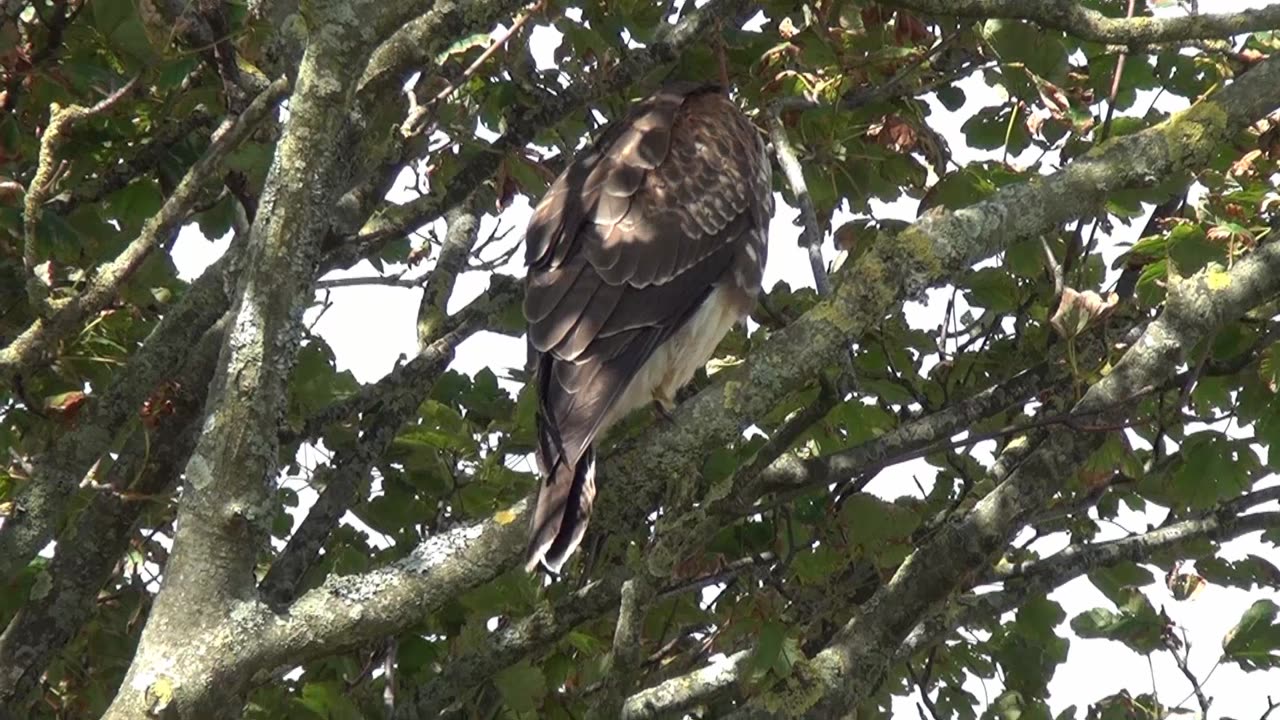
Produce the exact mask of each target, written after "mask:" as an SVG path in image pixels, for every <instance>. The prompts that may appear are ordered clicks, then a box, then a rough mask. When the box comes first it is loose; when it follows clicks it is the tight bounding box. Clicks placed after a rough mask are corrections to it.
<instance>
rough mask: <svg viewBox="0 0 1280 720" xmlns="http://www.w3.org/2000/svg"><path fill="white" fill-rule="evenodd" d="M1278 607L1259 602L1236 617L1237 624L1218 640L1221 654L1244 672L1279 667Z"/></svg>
mask: <svg viewBox="0 0 1280 720" xmlns="http://www.w3.org/2000/svg"><path fill="white" fill-rule="evenodd" d="M1278 609H1280V608H1277V607H1276V604H1275V603H1274V602H1272V601H1270V600H1265V599H1264V600H1259V601H1257V602H1255V603H1254V604H1253V605H1251V606H1249V609H1248V610H1245V611H1244V614H1243V615H1241V616H1240V622H1238V623H1236V626H1235V627H1233V628H1231V629H1230V630H1229V631H1227V634H1226V635H1225V636H1224V637H1223V638H1222V653H1223V655H1224V656H1225V657H1226V658H1227V659H1229V660H1232V661H1234V662H1235V663H1237V664H1238V665H1240V667H1241V668H1242V669H1244V670H1246V671H1253V670H1266V669H1269V668H1276V667H1280V624H1277V623H1276V613H1277V610H1278Z"/></svg>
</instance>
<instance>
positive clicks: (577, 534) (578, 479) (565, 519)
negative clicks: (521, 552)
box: [525, 447, 596, 575]
mask: <svg viewBox="0 0 1280 720" xmlns="http://www.w3.org/2000/svg"><path fill="white" fill-rule="evenodd" d="M595 498H596V453H595V449H594V448H592V447H588V448H587V449H586V450H585V451H584V452H583V453H582V456H581V457H579V458H578V462H577V463H575V464H574V465H572V466H570V465H566V464H564V463H563V462H558V463H556V465H555V467H554V468H553V469H552V470H551V471H550V472H549V473H547V477H546V480H544V481H543V483H542V485H541V487H540V488H539V490H538V504H537V506H536V507H535V508H534V511H533V526H532V527H531V528H530V532H529V546H528V548H527V549H526V550H525V570H526V571H528V572H533V570H534V568H536V567H537V566H538V565H539V563H541V565H542V566H543V567H544V568H546V570H547V571H548V572H551V573H553V574H556V575H559V574H560V568H561V567H563V566H564V563H565V561H566V560H568V559H569V556H570V555H572V554H573V551H574V550H577V549H578V545H579V544H580V543H581V542H582V536H583V534H584V533H586V531H587V520H588V519H589V518H590V517H591V504H592V503H593V502H594V501H595Z"/></svg>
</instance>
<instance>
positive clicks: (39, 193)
mask: <svg viewBox="0 0 1280 720" xmlns="http://www.w3.org/2000/svg"><path fill="white" fill-rule="evenodd" d="M141 77H142V76H141V75H135V76H133V79H132V80H130V81H129V82H127V83H125V84H124V86H123V87H121V88H120V89H119V90H116V91H115V92H113V93H111V94H110V95H108V96H107V97H105V98H103V99H102V100H101V101H99V102H98V103H97V104H95V105H93V106H92V107H85V106H83V105H68V106H67V107H60V106H59V105H58V103H52V104H50V106H49V126H48V127H47V128H45V131H44V134H43V135H42V136H41V138H40V154H39V159H38V160H37V162H36V172H35V175H34V176H33V177H32V178H31V184H30V185H28V186H27V196H26V198H25V200H24V202H23V221H22V234H23V245H22V265H23V267H24V268H25V269H26V271H27V297H28V298H30V300H31V305H32V306H33V308H35V309H36V312H37V314H39V315H44V314H45V313H44V309H45V308H44V305H45V299H46V298H47V297H48V292H49V289H48V288H47V287H46V286H45V285H44V284H43V283H42V282H40V279H39V278H37V277H36V274H35V273H36V265H37V264H38V261H39V259H40V258H39V255H38V253H37V251H36V227H37V226H38V225H39V223H40V215H41V211H42V206H43V205H44V202H45V200H47V199H48V198H49V196H50V195H51V194H52V193H53V188H54V185H55V184H56V183H55V180H56V176H57V174H58V171H59V169H60V167H61V166H60V164H59V163H57V162H55V154H56V153H57V151H58V150H60V149H61V148H62V145H63V144H64V143H65V142H66V140H67V137H68V135H70V133H71V128H72V127H74V126H75V125H76V124H78V123H80V122H82V121H84V120H87V119H88V118H91V117H93V116H94V115H99V114H101V113H104V112H106V111H107V110H110V109H111V108H112V107H114V106H115V105H116V104H117V103H119V102H120V101H121V100H123V99H124V98H125V97H127V96H128V95H129V93H130V92H132V91H133V88H134V87H135V86H136V85H137V84H138V79H139V78H141Z"/></svg>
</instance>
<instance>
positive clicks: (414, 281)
mask: <svg viewBox="0 0 1280 720" xmlns="http://www.w3.org/2000/svg"><path fill="white" fill-rule="evenodd" d="M424 280H425V278H420V277H418V278H407V277H404V276H403V275H379V276H375V277H354V278H333V279H330V280H319V281H317V282H316V286H315V287H316V290H332V289H333V288H342V287H357V286H360V285H390V286H391V287H402V288H416V287H419V286H421V285H422V283H423V281H424Z"/></svg>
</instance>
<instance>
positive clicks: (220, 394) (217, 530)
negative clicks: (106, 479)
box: [105, 2, 414, 720]
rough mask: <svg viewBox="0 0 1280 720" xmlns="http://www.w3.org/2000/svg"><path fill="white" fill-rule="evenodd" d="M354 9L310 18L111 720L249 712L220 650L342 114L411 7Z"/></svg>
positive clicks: (261, 507) (333, 185)
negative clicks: (173, 516)
mask: <svg viewBox="0 0 1280 720" xmlns="http://www.w3.org/2000/svg"><path fill="white" fill-rule="evenodd" d="M356 5H357V7H353V6H352V5H351V4H337V3H332V4H331V3H325V2H319V3H313V4H312V5H311V6H310V7H309V11H310V14H311V19H312V23H313V27H312V28H311V38H310V42H309V44H308V46H307V50H306V52H305V54H304V55H303V59H302V63H301V66H300V68H299V72H298V79H297V82H296V89H295V92H294V96H293V99H292V101H291V103H290V114H289V120H288V122H287V123H286V124H285V127H284V132H283V135H282V137H281V140H280V143H279V145H278V147H277V149H276V156H275V160H274V162H273V164H272V166H271V170H270V172H269V174H268V177H267V181H266V187H265V189H264V191H263V197H262V203H261V206H260V210H259V212H258V214H257V217H256V219H255V222H254V226H253V230H252V233H251V235H250V241H249V245H248V247H247V248H246V253H247V254H246V257H245V260H246V262H245V264H244V268H243V270H242V272H241V274H240V278H239V283H238V286H237V289H236V293H235V301H234V305H233V306H232V309H231V318H232V320H231V324H230V327H229V328H228V331H227V333H226V341H225V344H224V346H223V350H222V354H221V357H220V358H219V366H220V367H219V371H218V374H217V376H216V377H215V379H214V382H213V386H212V387H211V389H210V392H209V401H208V402H209V416H210V418H209V421H208V422H207V423H206V429H205V432H204V433H203V434H202V436H201V438H200V442H199V444H198V445H197V446H196V450H195V452H194V454H193V456H192V458H191V461H190V463H189V464H188V465H187V470H186V483H185V485H184V489H183V498H182V503H181V505H180V508H179V513H178V521H177V533H176V535H175V537H174V543H173V551H172V553H171V555H170V557H169V561H168V564H167V565H166V568H165V570H166V573H165V578H164V584H163V586H162V588H161V590H160V593H159V594H158V595H157V596H156V600H155V605H154V607H153V608H152V612H151V615H150V618H149V619H148V622H147V626H146V628H145V629H144V631H143V633H142V638H141V641H140V643H139V646H138V650H137V652H136V654H135V656H134V659H133V663H132V665H131V666H130V668H129V672H128V675H127V677H126V679H125V681H124V683H123V684H122V686H121V690H120V692H119V694H117V696H116V698H115V700H114V702H113V703H112V705H111V708H110V709H109V710H108V712H107V714H106V716H105V717H107V718H109V719H111V720H114V719H116V718H125V717H136V716H138V715H140V714H143V713H157V712H159V711H161V710H167V711H168V712H171V713H174V714H181V715H187V716H196V715H200V716H206V717H225V716H230V715H238V714H239V712H238V711H239V709H240V706H241V702H242V694H243V692H244V691H245V689H246V687H247V682H248V678H249V671H248V670H247V669H244V668H241V667H239V666H238V665H237V663H236V662H235V661H236V655H238V654H239V653H236V652H234V651H231V652H229V651H228V650H229V648H227V647H225V646H220V645H219V643H221V642H226V635H227V634H228V633H231V634H235V633H239V632H244V631H245V627H244V623H242V622H237V621H234V620H232V617H231V616H233V615H235V614H236V613H237V612H238V611H236V610H234V608H238V607H241V605H240V603H241V602H243V601H244V600H245V599H246V598H251V597H253V595H254V593H255V585H256V582H255V579H254V565H255V560H256V556H257V553H258V549H259V546H260V544H261V543H262V542H263V541H264V540H265V538H266V537H267V534H268V527H267V525H268V523H269V521H270V515H271V513H270V512H269V510H268V508H269V506H270V497H269V490H268V486H269V479H270V478H271V477H272V475H273V474H274V473H275V471H276V464H277V451H278V445H277V432H278V430H277V422H278V417H279V414H280V412H281V409H282V407H283V403H284V399H285V394H286V384H287V379H288V375H289V372H290V370H291V368H292V365H293V362H294V359H295V357H296V353H297V348H298V345H299V342H300V337H301V329H302V326H301V318H302V313H303V310H304V309H305V307H306V305H307V304H308V302H309V301H310V298H311V284H312V283H313V282H314V273H315V271H316V269H317V265H318V262H319V259H320V240H321V239H322V238H323V236H324V232H325V230H326V229H327V228H328V223H329V220H328V216H329V213H330V212H331V208H332V206H333V203H334V202H335V201H336V200H337V198H338V195H339V194H340V193H341V192H342V189H343V188H342V187H340V185H339V183H340V181H341V176H342V173H343V172H345V171H346V168H344V167H343V166H342V160H341V157H340V154H339V153H338V152H337V151H338V150H339V147H338V146H339V144H340V143H341V137H342V134H343V129H344V123H345V121H346V112H345V108H347V107H348V106H349V103H350V101H351V97H352V94H353V92H354V88H355V84H356V82H357V80H358V79H359V75H358V73H359V72H360V68H361V67H363V63H364V61H365V60H367V57H368V52H370V51H371V49H372V48H371V47H370V45H371V44H372V41H371V36H370V35H369V31H370V30H371V29H373V30H377V29H379V28H380V27H381V23H383V22H385V20H386V17H387V16H388V14H389V13H390V11H388V10H387V8H391V7H396V8H399V7H401V4H399V3H396V4H373V3H358V4H356ZM404 5H407V6H412V5H414V3H406V4H404ZM362 10H363V11H365V12H361V11H362ZM388 31H389V30H388ZM373 37H377V36H376V35H375V36H373ZM258 607H259V606H258V605H256V604H254V605H250V606H247V607H245V608H244V610H243V611H242V612H244V613H252V612H254V611H255V610H256V609H257V608H258ZM228 625H234V626H235V627H228ZM178 628H182V630H178ZM192 638H199V641H196V642H192V641H191V640H190V639H192ZM175 643H181V644H180V645H175ZM175 660H177V662H176V663H175Z"/></svg>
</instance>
